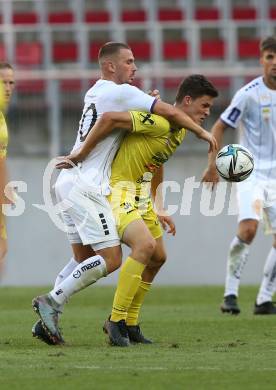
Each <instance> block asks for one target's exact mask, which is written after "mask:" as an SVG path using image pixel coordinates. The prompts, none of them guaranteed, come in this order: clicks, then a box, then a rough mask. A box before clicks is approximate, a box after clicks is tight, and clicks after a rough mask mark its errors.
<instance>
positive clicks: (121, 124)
mask: <svg viewBox="0 0 276 390" xmlns="http://www.w3.org/2000/svg"><path fill="white" fill-rule="evenodd" d="M116 128H119V129H125V130H129V131H132V119H131V115H130V113H129V112H105V113H103V115H102V116H101V117H100V119H98V120H97V122H96V123H95V125H94V127H93V129H92V130H91V131H90V132H89V134H88V135H87V137H86V140H85V141H84V142H83V144H82V145H81V147H80V148H79V149H78V150H76V151H75V152H73V153H71V154H70V155H69V156H65V157H64V156H63V157H59V160H60V161H59V162H58V163H57V164H56V168H57V169H69V168H73V167H74V165H76V164H77V163H78V162H81V161H83V160H85V159H86V157H87V156H88V155H89V153H90V152H91V151H92V149H93V148H94V147H95V146H96V145H97V144H98V143H99V142H100V141H101V140H102V139H104V138H105V137H107V136H108V135H109V134H110V133H111V132H112V131H113V130H114V129H116Z"/></svg>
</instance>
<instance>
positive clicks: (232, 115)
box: [227, 107, 241, 123]
mask: <svg viewBox="0 0 276 390" xmlns="http://www.w3.org/2000/svg"><path fill="white" fill-rule="evenodd" d="M240 115H241V110H239V109H238V108H237V107H234V108H232V110H231V112H230V114H229V115H228V117H227V119H229V121H231V122H233V123H235V122H236V121H237V119H238V117H239V116H240Z"/></svg>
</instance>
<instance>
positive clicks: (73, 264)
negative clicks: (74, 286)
mask: <svg viewBox="0 0 276 390" xmlns="http://www.w3.org/2000/svg"><path fill="white" fill-rule="evenodd" d="M77 265H79V263H78V262H77V261H76V260H75V259H74V257H72V258H71V259H70V261H69V262H68V263H67V264H66V266H65V267H64V268H63V269H62V270H61V271H60V272H59V273H58V276H57V277H56V281H55V286H54V287H57V286H58V285H59V284H60V283H61V282H62V281H63V280H64V279H66V278H67V276H69V275H70V274H71V272H72V271H73V270H74V269H75V268H76V267H77Z"/></svg>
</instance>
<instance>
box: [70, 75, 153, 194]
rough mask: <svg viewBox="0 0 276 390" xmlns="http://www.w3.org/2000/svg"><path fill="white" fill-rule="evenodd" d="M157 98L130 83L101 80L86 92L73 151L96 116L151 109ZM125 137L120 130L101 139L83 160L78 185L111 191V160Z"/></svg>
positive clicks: (104, 191)
mask: <svg viewBox="0 0 276 390" xmlns="http://www.w3.org/2000/svg"><path fill="white" fill-rule="evenodd" d="M155 102H156V99H155V98H154V97H152V96H150V95H147V94H146V93H144V92H142V91H141V90H140V89H138V88H136V87H134V86H131V85H129V84H116V83H114V82H113V81H108V80H98V81H97V82H96V83H95V84H94V85H93V87H92V88H90V89H89V90H88V92H87V93H86V95H85V98H84V108H83V113H82V117H81V120H80V122H79V130H78V135H77V139H76V142H75V145H74V147H73V151H74V150H76V149H78V148H79V147H80V145H81V144H82V143H83V142H84V141H85V139H86V137H87V135H88V133H89V132H90V131H93V126H94V124H95V122H96V120H97V119H99V118H100V117H101V115H102V114H103V113H104V112H110V111H118V112H123V111H129V110H137V111H146V112H151V111H152V108H153V106H154V103H155ZM122 137H123V132H122V131H120V130H118V131H114V132H112V133H111V134H110V135H109V136H108V137H106V138H105V139H104V140H102V141H101V142H99V143H98V145H97V146H96V147H95V148H94V149H93V151H92V152H91V153H90V154H89V155H88V156H87V158H86V159H85V161H83V163H82V164H81V168H80V176H79V179H78V180H77V185H78V186H80V187H82V188H86V190H88V191H89V188H91V189H92V190H93V191H96V192H98V193H100V194H103V195H108V194H109V193H110V188H109V178H110V173H111V164H112V161H113V159H114V156H115V154H116V152H117V150H118V148H119V146H120V142H121V139H122Z"/></svg>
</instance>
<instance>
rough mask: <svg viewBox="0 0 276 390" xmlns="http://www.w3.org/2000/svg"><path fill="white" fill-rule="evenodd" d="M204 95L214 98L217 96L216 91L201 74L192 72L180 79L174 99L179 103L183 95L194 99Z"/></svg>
mask: <svg viewBox="0 0 276 390" xmlns="http://www.w3.org/2000/svg"><path fill="white" fill-rule="evenodd" d="M204 95H207V96H212V97H214V98H215V97H217V96H218V91H217V89H216V88H215V87H214V86H213V84H212V83H211V82H210V81H209V80H207V79H206V77H204V76H203V75H201V74H193V75H191V76H188V77H186V79H184V80H183V81H182V83H181V84H180V86H179V88H178V91H177V94H176V98H175V101H176V103H181V102H182V100H183V98H184V96H191V98H193V99H196V98H199V97H201V96H204Z"/></svg>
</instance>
